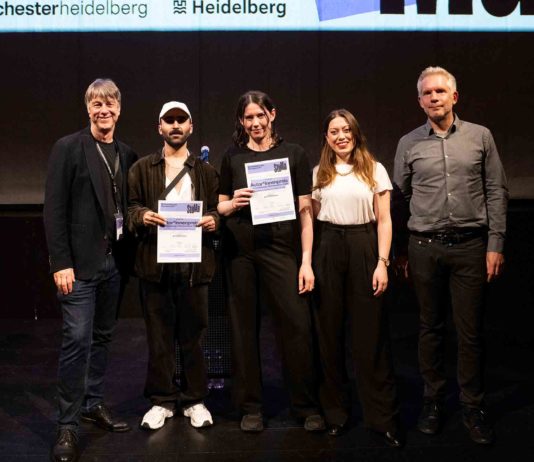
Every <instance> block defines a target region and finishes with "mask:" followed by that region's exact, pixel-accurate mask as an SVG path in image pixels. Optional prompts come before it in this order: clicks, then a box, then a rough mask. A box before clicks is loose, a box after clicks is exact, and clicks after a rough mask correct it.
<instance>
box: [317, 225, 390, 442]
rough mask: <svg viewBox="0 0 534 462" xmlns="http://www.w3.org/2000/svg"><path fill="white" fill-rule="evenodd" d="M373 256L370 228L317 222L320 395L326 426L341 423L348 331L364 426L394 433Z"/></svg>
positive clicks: (346, 406) (385, 332)
mask: <svg viewBox="0 0 534 462" xmlns="http://www.w3.org/2000/svg"><path fill="white" fill-rule="evenodd" d="M377 252H378V244H377V234H376V228H375V225H374V224H371V223H368V224H364V225H348V226H338V225H332V224H330V223H326V222H319V223H318V225H317V232H316V251H315V253H314V270H315V277H316V293H315V297H316V299H315V301H316V303H314V317H315V324H316V330H317V335H318V342H319V351H320V357H321V366H322V372H323V374H322V377H321V382H320V393H319V397H320V401H321V405H322V408H323V412H324V415H325V418H326V420H327V422H328V423H329V424H338V425H343V424H345V423H346V421H347V419H348V415H349V412H350V400H349V391H350V386H349V383H348V379H347V373H346V363H345V357H346V355H345V346H346V343H345V342H346V338H345V332H347V331H348V335H349V336H350V346H351V350H352V354H351V357H352V363H353V367H354V370H355V375H356V382H357V386H358V393H359V398H360V402H361V405H362V409H363V418H364V423H365V425H366V427H368V428H370V429H373V430H375V431H379V432H386V431H392V430H395V428H396V425H397V420H398V413H399V407H398V401H397V391H396V384H395V379H394V374H393V366H392V361H391V351H390V340H389V326H388V322H387V316H386V315H385V313H384V311H383V303H382V297H375V296H374V295H373V288H372V278H373V273H374V270H375V268H376V265H377V261H378V253H377ZM347 323H348V326H347ZM346 327H348V329H346Z"/></svg>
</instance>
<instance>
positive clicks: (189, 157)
mask: <svg viewBox="0 0 534 462" xmlns="http://www.w3.org/2000/svg"><path fill="white" fill-rule="evenodd" d="M187 153H188V155H187V159H186V160H185V162H184V165H187V166H188V167H191V168H192V167H193V165H194V163H195V158H194V156H192V155H191V152H190V151H187ZM162 162H165V156H164V155H163V149H161V150H160V151H159V152H157V153H156V155H155V156H154V158H153V159H152V165H157V164H160V163H162Z"/></svg>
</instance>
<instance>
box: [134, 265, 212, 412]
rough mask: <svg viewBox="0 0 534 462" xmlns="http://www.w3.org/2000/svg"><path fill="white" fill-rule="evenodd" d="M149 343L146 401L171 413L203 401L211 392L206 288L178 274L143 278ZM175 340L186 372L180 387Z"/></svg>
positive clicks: (144, 312) (141, 281)
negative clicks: (206, 356) (205, 341)
mask: <svg viewBox="0 0 534 462" xmlns="http://www.w3.org/2000/svg"><path fill="white" fill-rule="evenodd" d="M139 287H140V294H141V306H142V308H143V316H144V318H145V323H146V331H147V341H148V370H147V376H146V382H145V397H147V398H148V399H150V401H151V403H152V404H153V405H158V406H162V407H166V408H168V409H173V408H174V407H175V404H176V401H177V400H180V404H181V405H182V406H189V405H192V404H195V403H198V402H201V401H202V400H203V399H204V398H205V397H206V396H207V394H208V388H207V375H206V364H205V359H204V351H203V349H202V345H201V342H202V339H203V337H204V335H205V333H206V331H207V328H208V285H207V284H202V285H198V286H193V287H190V286H189V281H188V280H187V278H184V277H182V275H181V274H179V273H170V272H169V271H164V274H163V278H162V281H161V282H151V281H146V280H144V279H140V280H139ZM176 341H178V343H179V345H180V353H181V360H182V361H181V364H182V374H181V377H180V388H178V386H177V384H176V380H175V379H176Z"/></svg>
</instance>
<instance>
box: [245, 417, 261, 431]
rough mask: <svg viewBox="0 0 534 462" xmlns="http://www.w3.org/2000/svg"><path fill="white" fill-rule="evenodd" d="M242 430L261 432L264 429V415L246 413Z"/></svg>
mask: <svg viewBox="0 0 534 462" xmlns="http://www.w3.org/2000/svg"><path fill="white" fill-rule="evenodd" d="M241 430H243V431H244V432H261V431H263V415H262V414H261V413H257V414H245V415H244V416H243V418H242V419H241Z"/></svg>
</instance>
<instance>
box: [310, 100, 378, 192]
mask: <svg viewBox="0 0 534 462" xmlns="http://www.w3.org/2000/svg"><path fill="white" fill-rule="evenodd" d="M336 117H343V118H344V119H345V120H346V121H347V124H348V125H349V127H350V131H351V132H352V137H353V140H354V149H353V150H352V152H351V153H350V158H349V162H348V163H349V164H351V165H352V166H353V167H354V175H356V176H357V177H359V178H360V179H361V180H362V181H363V182H364V183H366V184H367V185H368V186H369V188H371V189H372V188H374V187H375V186H376V181H375V180H374V168H375V164H376V161H375V158H374V157H373V155H372V154H371V153H370V152H369V149H368V148H367V140H366V139H365V136H364V134H363V132H362V129H361V128H360V124H359V123H358V121H357V120H356V117H354V116H353V115H352V113H351V112H349V111H347V110H346V109H336V110H334V111H332V112H331V113H330V114H328V116H327V117H326V119H325V121H324V123H323V147H322V149H321V159H320V160H319V169H318V171H317V184H316V186H315V189H321V188H324V187H326V186H328V185H329V184H330V183H332V181H334V178H335V176H336V153H335V152H334V150H333V149H332V148H331V147H330V145H329V144H328V141H327V139H326V135H327V133H328V126H329V125H330V122H332V120H334V119H335V118H336Z"/></svg>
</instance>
